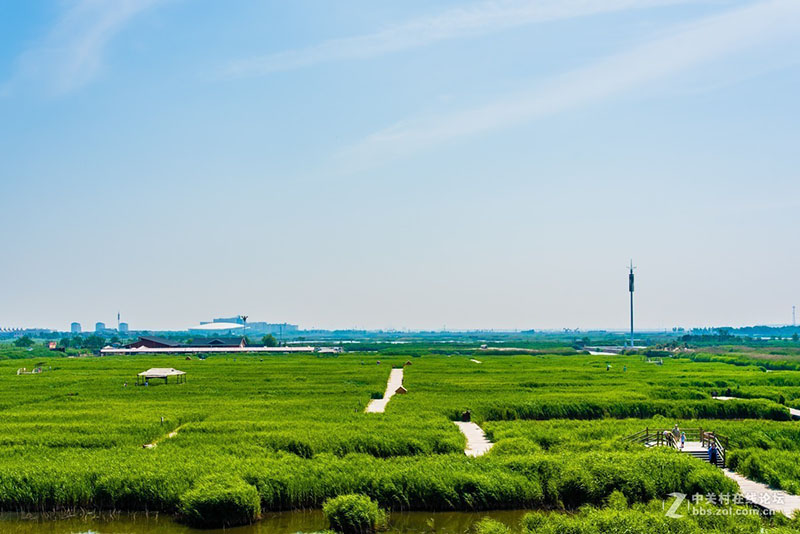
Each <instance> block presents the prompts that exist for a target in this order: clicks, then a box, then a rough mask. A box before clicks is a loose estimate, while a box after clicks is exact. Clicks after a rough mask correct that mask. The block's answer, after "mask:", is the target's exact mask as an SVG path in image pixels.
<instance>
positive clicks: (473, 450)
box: [453, 421, 494, 456]
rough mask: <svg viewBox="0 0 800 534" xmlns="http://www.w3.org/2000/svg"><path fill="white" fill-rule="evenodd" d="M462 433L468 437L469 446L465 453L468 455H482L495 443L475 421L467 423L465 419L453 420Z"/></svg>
mask: <svg viewBox="0 0 800 534" xmlns="http://www.w3.org/2000/svg"><path fill="white" fill-rule="evenodd" d="M453 423H455V425H456V426H457V427H458V429H459V430H460V431H461V433H462V434H464V436H465V437H466V438H467V448H466V449H464V454H466V455H467V456H482V455H484V454H486V453H487V452H489V449H491V448H492V446H493V445H494V443H492V442H491V441H489V440H488V439H486V434H484V433H483V429H482V428H481V427H479V426H478V425H477V424H475V423H471V422H470V423H465V422H463V421H453Z"/></svg>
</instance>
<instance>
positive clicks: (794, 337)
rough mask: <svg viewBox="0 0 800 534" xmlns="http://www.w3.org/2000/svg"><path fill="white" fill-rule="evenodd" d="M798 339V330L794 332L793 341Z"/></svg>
mask: <svg viewBox="0 0 800 534" xmlns="http://www.w3.org/2000/svg"><path fill="white" fill-rule="evenodd" d="M798 339H800V336H798V335H797V332H795V333H794V334H792V341H797V340H798Z"/></svg>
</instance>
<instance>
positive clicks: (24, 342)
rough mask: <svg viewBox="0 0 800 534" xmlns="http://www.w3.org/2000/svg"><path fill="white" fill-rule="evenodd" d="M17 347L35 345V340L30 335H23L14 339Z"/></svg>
mask: <svg viewBox="0 0 800 534" xmlns="http://www.w3.org/2000/svg"><path fill="white" fill-rule="evenodd" d="M14 345H16V346H17V347H22V348H28V347H32V346H33V340H32V339H31V338H30V337H29V336H22V337H20V338H17V339H15V340H14Z"/></svg>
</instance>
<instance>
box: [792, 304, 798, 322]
mask: <svg viewBox="0 0 800 534" xmlns="http://www.w3.org/2000/svg"><path fill="white" fill-rule="evenodd" d="M794 308H795V307H794V304H792V326H797V319H796V318H795V314H794V311H795V310H794Z"/></svg>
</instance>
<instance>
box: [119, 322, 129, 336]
mask: <svg viewBox="0 0 800 534" xmlns="http://www.w3.org/2000/svg"><path fill="white" fill-rule="evenodd" d="M119 333H120V334H127V333H128V323H119Z"/></svg>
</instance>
